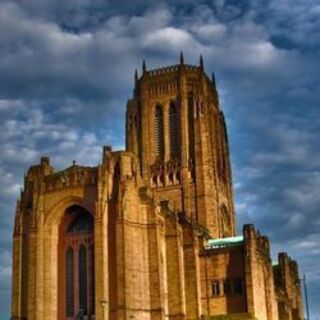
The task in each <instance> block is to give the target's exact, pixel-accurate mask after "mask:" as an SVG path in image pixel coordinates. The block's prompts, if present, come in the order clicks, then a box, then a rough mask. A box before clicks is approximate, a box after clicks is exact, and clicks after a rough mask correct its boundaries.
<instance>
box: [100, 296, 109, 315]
mask: <svg viewBox="0 0 320 320" xmlns="http://www.w3.org/2000/svg"><path fill="white" fill-rule="evenodd" d="M107 305H108V301H106V300H101V308H102V320H105V317H104V315H105V308H106V306H107Z"/></svg>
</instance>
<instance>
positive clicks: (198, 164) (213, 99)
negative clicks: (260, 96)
mask: <svg viewBox="0 0 320 320" xmlns="http://www.w3.org/2000/svg"><path fill="white" fill-rule="evenodd" d="M126 149H127V150H128V151H131V152H133V153H135V154H136V155H137V157H138V159H139V162H140V168H141V172H142V176H143V179H144V181H145V183H146V184H147V185H148V186H150V187H151V188H152V189H154V190H155V191H156V194H157V196H158V198H159V199H169V200H170V201H172V202H173V203H174V205H175V206H176V208H177V210H179V211H181V212H183V213H184V214H185V215H186V216H187V218H189V219H191V220H192V221H197V222H199V223H200V224H201V225H203V226H205V227H206V228H207V229H208V230H209V231H210V235H211V236H212V237H227V236H233V235H234V234H235V214H234V205H233V197H232V178H231V168H230V158H229V150H228V139H227V132H226V125H225V121H224V115H223V112H222V111H221V110H220V108H219V98H218V93H217V90H216V84H215V78H214V75H213V76H212V79H209V78H208V77H207V75H206V74H205V72H204V66H203V59H202V57H200V65H199V66H192V65H188V64H185V63H184V59H183V54H182V53H181V56H180V64H178V65H174V66H170V67H165V68H161V69H156V70H150V71H149V70H147V68H146V64H145V62H143V67H142V76H141V77H140V78H139V77H138V74H137V72H136V74H135V88H134V95H133V98H132V99H131V100H129V101H128V106H127V115H126Z"/></svg>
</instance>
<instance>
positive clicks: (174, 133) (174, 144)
mask: <svg viewBox="0 0 320 320" xmlns="http://www.w3.org/2000/svg"><path fill="white" fill-rule="evenodd" d="M169 134H170V158H171V159H180V154H181V138H180V137H181V135H180V112H179V110H178V107H177V105H176V104H175V103H173V102H171V103H170V106H169Z"/></svg>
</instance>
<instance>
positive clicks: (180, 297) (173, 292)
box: [165, 217, 186, 320]
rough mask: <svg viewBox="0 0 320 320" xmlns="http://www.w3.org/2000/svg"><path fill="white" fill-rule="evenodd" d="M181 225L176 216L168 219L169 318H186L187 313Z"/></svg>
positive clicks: (179, 319)
mask: <svg viewBox="0 0 320 320" xmlns="http://www.w3.org/2000/svg"><path fill="white" fill-rule="evenodd" d="M181 232H182V231H181V227H180V226H179V225H178V221H177V219H176V217H168V218H167V219H166V232H165V237H166V240H165V241H166V260H167V261H166V264H167V282H168V319H175V320H184V319H186V318H185V313H186V301H185V285H184V263H183V252H182V243H181V236H182V235H181Z"/></svg>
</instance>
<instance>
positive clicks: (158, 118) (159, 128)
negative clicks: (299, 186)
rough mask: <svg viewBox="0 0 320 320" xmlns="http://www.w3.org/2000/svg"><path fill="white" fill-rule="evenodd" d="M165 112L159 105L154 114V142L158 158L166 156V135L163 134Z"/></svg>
mask: <svg viewBox="0 0 320 320" xmlns="http://www.w3.org/2000/svg"><path fill="white" fill-rule="evenodd" d="M163 133H164V130H163V112H162V108H161V107H160V106H159V105H157V106H156V110H155V116H154V143H155V155H156V157H157V158H163V156H164V136H163Z"/></svg>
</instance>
